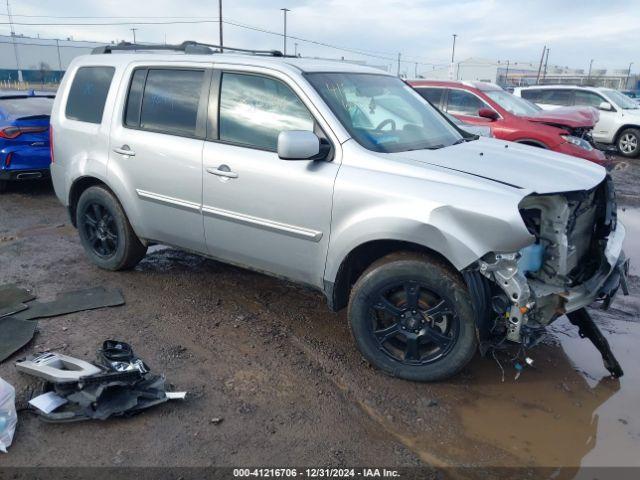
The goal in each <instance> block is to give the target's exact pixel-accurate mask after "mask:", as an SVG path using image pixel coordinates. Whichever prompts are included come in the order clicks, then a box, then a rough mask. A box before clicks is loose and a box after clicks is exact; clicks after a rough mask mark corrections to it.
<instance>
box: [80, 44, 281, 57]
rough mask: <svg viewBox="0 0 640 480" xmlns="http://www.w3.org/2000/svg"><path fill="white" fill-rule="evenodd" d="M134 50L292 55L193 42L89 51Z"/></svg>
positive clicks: (114, 47)
mask: <svg viewBox="0 0 640 480" xmlns="http://www.w3.org/2000/svg"><path fill="white" fill-rule="evenodd" d="M135 50H167V51H173V52H184V53H188V54H200V55H202V54H204V55H209V54H213V53H221V52H222V51H223V50H229V51H231V52H240V53H249V54H251V55H265V56H271V57H292V55H284V54H283V53H282V52H281V51H280V50H251V49H247V48H236V47H225V46H220V45H213V44H211V43H201V42H194V41H193V40H188V41H186V42H182V43H179V44H177V45H166V44H151V45H146V44H140V43H129V42H120V43H118V44H117V45H105V46H103V47H96V48H94V49H93V50H92V51H91V54H92V55H99V54H103V53H112V52H114V51H135Z"/></svg>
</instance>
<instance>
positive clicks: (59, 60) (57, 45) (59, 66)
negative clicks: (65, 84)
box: [56, 38, 62, 71]
mask: <svg viewBox="0 0 640 480" xmlns="http://www.w3.org/2000/svg"><path fill="white" fill-rule="evenodd" d="M56 47H57V49H58V69H59V70H60V71H62V58H61V57H60V40H58V39H57V38H56Z"/></svg>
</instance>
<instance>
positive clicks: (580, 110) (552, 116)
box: [520, 107, 600, 128]
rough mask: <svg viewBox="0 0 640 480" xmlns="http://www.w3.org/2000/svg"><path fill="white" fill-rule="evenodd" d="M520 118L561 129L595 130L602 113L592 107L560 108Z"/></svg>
mask: <svg viewBox="0 0 640 480" xmlns="http://www.w3.org/2000/svg"><path fill="white" fill-rule="evenodd" d="M520 118H524V119H526V120H529V121H531V122H537V123H546V124H548V125H554V126H560V127H569V128H593V127H594V125H595V124H596V123H598V120H599V119H600V112H598V110H596V109H595V108H592V107H560V108H554V109H553V110H541V111H539V112H538V113H537V114H535V115H529V116H526V117H520Z"/></svg>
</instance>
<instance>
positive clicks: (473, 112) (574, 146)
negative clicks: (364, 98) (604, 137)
mask: <svg viewBox="0 0 640 480" xmlns="http://www.w3.org/2000/svg"><path fill="white" fill-rule="evenodd" d="M409 84H410V85H411V86H412V87H413V88H415V89H416V91H417V92H418V93H420V95H422V96H423V97H424V98H426V99H427V100H428V101H429V102H431V103H432V104H433V105H434V106H436V107H438V108H439V109H440V110H442V111H444V112H447V113H450V114H452V115H454V116H455V117H457V118H459V119H460V120H462V121H463V122H465V123H470V124H474V125H487V126H490V127H491V130H492V133H493V136H494V137H496V138H499V139H501V140H509V141H511V142H518V143H524V144H526V145H532V146H534V147H541V148H548V149H549V150H553V151H555V152H560V153H565V154H567V155H573V156H575V157H580V158H584V159H585V160H590V161H592V162H595V163H598V164H600V165H607V164H608V163H609V162H608V160H607V158H606V156H605V155H604V153H602V152H601V151H600V150H597V149H595V148H593V145H592V139H591V131H592V130H593V126H594V125H595V124H596V122H597V121H598V117H599V114H598V111H597V110H595V109H592V108H561V109H555V110H542V109H541V108H540V107H538V106H537V105H534V104H533V103H531V102H529V101H527V100H524V99H523V98H520V97H516V96H515V95H512V94H510V93H508V92H505V91H504V90H503V89H501V88H500V87H498V86H497V85H493V84H491V83H484V82H459V81H435V80H434V81H431V80H415V81H411V82H409Z"/></svg>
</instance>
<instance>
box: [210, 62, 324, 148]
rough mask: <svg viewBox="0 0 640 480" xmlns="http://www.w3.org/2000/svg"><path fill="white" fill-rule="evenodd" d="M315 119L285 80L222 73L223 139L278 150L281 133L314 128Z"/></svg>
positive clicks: (221, 110)
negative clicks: (283, 81)
mask: <svg viewBox="0 0 640 480" xmlns="http://www.w3.org/2000/svg"><path fill="white" fill-rule="evenodd" d="M313 127H314V120H313V117H312V116H311V114H310V113H309V111H308V110H307V108H306V107H305V106H304V104H303V103H302V101H301V100H300V99H299V98H298V97H297V96H296V94H295V93H294V92H293V91H292V90H291V89H290V88H289V87H288V86H287V85H285V84H284V83H282V82H281V81H279V80H275V79H272V78H268V77H262V76H258V75H246V74H238V73H223V74H222V85H221V88H220V119H219V129H220V140H222V141H224V142H230V143H238V144H241V145H246V146H249V147H254V148H259V149H263V150H273V151H276V149H277V145H278V134H279V133H280V132H282V131H286V130H309V131H313Z"/></svg>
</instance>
